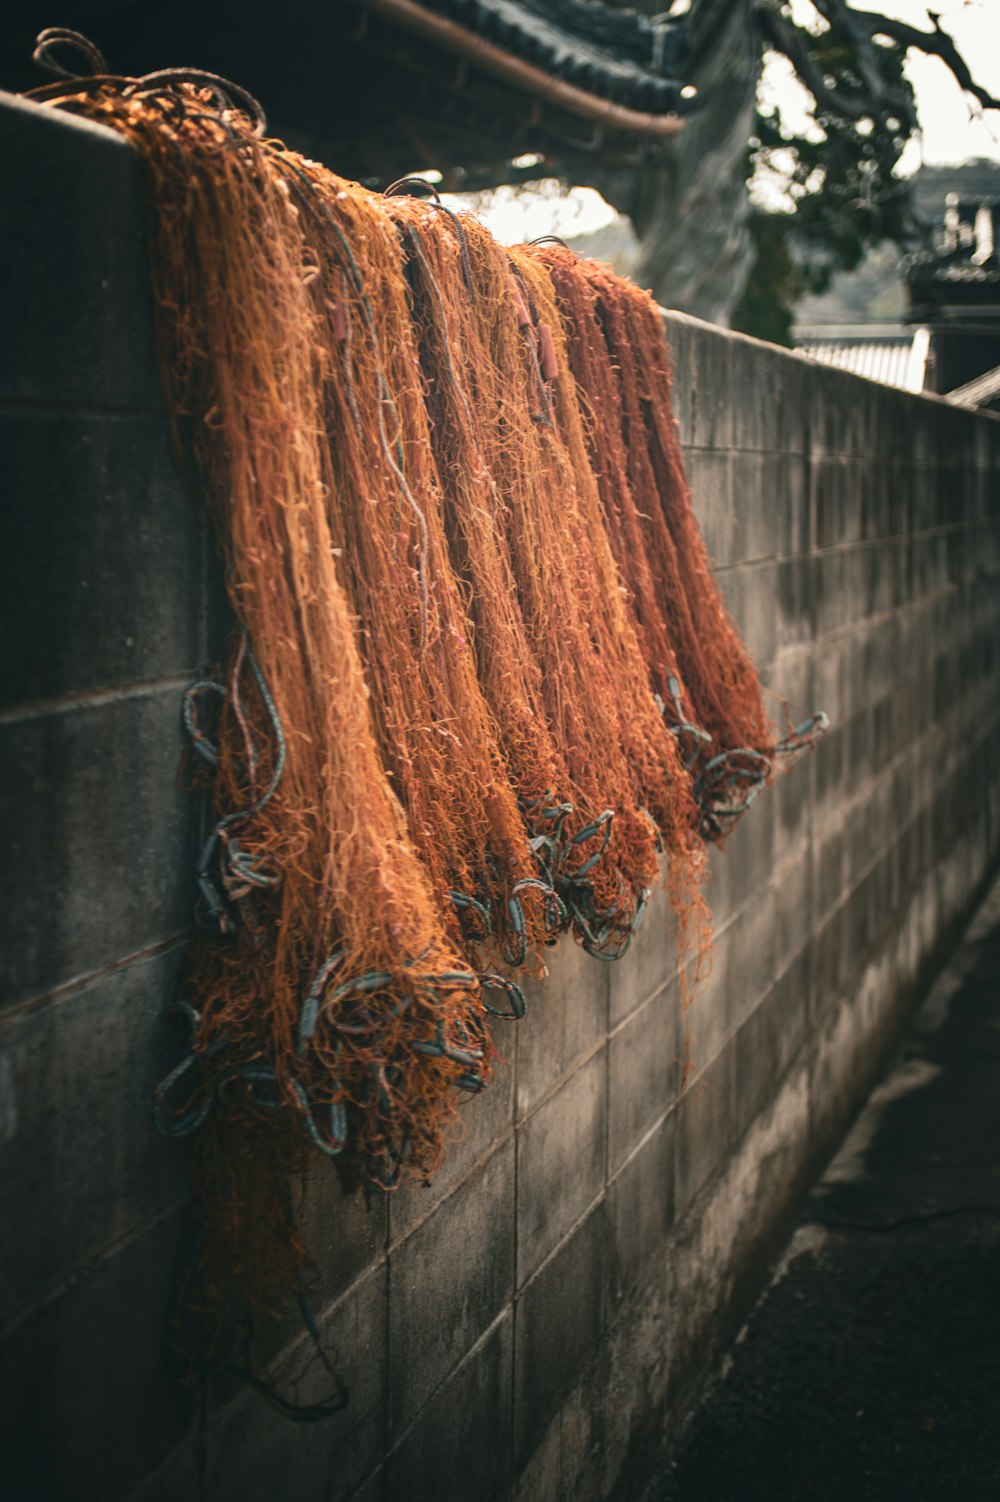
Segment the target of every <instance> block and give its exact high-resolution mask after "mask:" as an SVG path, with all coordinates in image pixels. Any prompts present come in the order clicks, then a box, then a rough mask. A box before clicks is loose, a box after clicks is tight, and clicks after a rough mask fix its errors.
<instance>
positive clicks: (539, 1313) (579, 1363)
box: [514, 1200, 610, 1464]
mask: <svg viewBox="0 0 1000 1502" xmlns="http://www.w3.org/2000/svg"><path fill="white" fill-rule="evenodd" d="M609 1247H610V1237H609V1235H608V1222H607V1208H606V1205H605V1203H604V1201H603V1200H602V1201H601V1202H600V1204H598V1205H596V1206H595V1207H594V1209H593V1211H592V1212H591V1213H590V1215H588V1216H587V1219H586V1220H585V1221H584V1222H583V1223H582V1224H581V1225H580V1226H579V1227H578V1228H577V1229H576V1231H574V1233H573V1235H572V1236H571V1237H570V1238H569V1240H568V1241H567V1242H565V1243H564V1245H563V1246H561V1247H560V1248H559V1251H558V1252H557V1253H556V1255H555V1256H554V1257H553V1258H552V1259H551V1261H549V1262H547V1263H545V1265H544V1266H543V1267H542V1268H541V1270H540V1271H539V1273H538V1274H537V1276H536V1277H535V1279H534V1281H533V1282H532V1283H530V1284H529V1285H528V1287H527V1288H526V1289H525V1290H524V1292H523V1293H522V1294H521V1295H520V1297H519V1298H518V1300H517V1303H516V1305H515V1310H514V1453H515V1464H517V1463H519V1462H523V1460H524V1459H526V1458H527V1455H528V1452H529V1450H530V1449H531V1447H532V1445H533V1443H534V1441H535V1439H536V1438H537V1436H538V1435H540V1434H541V1433H542V1432H543V1430H544V1429H545V1427H546V1424H547V1423H548V1420H549V1418H550V1416H551V1415H552V1413H553V1412H554V1411H555V1408H556V1406H557V1404H558V1401H559V1399H560V1397H561V1396H562V1395H563V1394H564V1393H566V1392H568V1391H569V1389H570V1388H571V1387H573V1386H575V1385H576V1383H577V1382H579V1380H580V1377H581V1375H582V1370H583V1368H584V1366H585V1364H586V1362H587V1361H588V1359H589V1358H591V1357H592V1356H593V1354H594V1352H595V1351H596V1350H597V1347H598V1344H599V1342H600V1340H601V1337H602V1335H603V1333H604V1328H605V1322H606V1318H607V1304H608V1260H609V1257H608V1254H609Z"/></svg>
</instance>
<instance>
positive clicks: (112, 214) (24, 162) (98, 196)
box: [0, 94, 163, 408]
mask: <svg viewBox="0 0 1000 1502" xmlns="http://www.w3.org/2000/svg"><path fill="white" fill-rule="evenodd" d="M0 112H2V118H3V127H4V141H5V147H6V149H5V151H4V155H3V163H2V168H0V194H2V198H3V203H4V210H5V212H4V217H3V240H2V245H3V256H2V259H3V263H4V266H5V267H6V268H7V270H6V275H5V276H4V278H3V283H2V285H0V328H2V329H3V330H4V347H5V351H6V354H7V359H6V360H5V362H4V366H3V372H2V374H0V396H5V397H19V398H26V399H28V400H29V401H33V402H37V401H50V402H60V403H74V404H76V403H79V404H80V405H83V406H88V407H94V406H106V405H110V406H122V407H125V406H127V407H133V408H135V407H145V408H159V407H162V405H163V398H162V395H161V392H160V381H159V371H158V366H157V361H156V351H155V345H154V339H153V298H152V293H151V289H150V281H149V268H148V263H147V258H146V225H145V218H144V211H143V203H142V190H141V184H140V174H139V163H138V159H137V157H136V156H135V155H134V154H133V152H132V150H131V148H130V147H129V146H127V145H126V144H125V142H124V141H122V140H121V138H120V137H118V136H115V135H114V134H113V133H112V132H111V131H109V130H106V129H104V128H103V127H102V126H99V125H91V124H90V123H88V122H85V121H82V120H74V119H72V118H71V117H70V116H68V115H66V114H64V113H61V112H58V111H56V110H53V109H48V108H46V107H44V106H43V105H38V104H32V103H30V102H28V101H27V100H23V99H15V98H13V96H11V95H9V94H6V95H3V96H2V97H0Z"/></svg>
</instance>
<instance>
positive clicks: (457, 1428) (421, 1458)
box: [385, 1314, 514, 1502]
mask: <svg viewBox="0 0 1000 1502" xmlns="http://www.w3.org/2000/svg"><path fill="white" fill-rule="evenodd" d="M513 1347H514V1339H513V1319H512V1317H511V1316H510V1315H509V1314H507V1315H505V1316H504V1318H503V1319H502V1320H501V1321H500V1323H499V1324H498V1325H497V1327H496V1329H494V1330H491V1331H490V1333H489V1335H488V1336H487V1337H486V1338H485V1340H483V1341H482V1342H481V1343H480V1344H479V1345H478V1346H476V1348H475V1350H474V1351H472V1352H471V1353H470V1355H469V1356H468V1357H467V1358H466V1360H465V1361H464V1362H463V1363H462V1365H461V1366H460V1367H459V1368H458V1370H457V1371H456V1372H454V1373H453V1374H452V1376H451V1378H450V1379H449V1381H448V1382H447V1383H445V1385H444V1387H442V1389H441V1390H440V1392H438V1393H436V1394H435V1396H434V1397H433V1398H432V1400H431V1402H430V1403H428V1405H427V1407H426V1408H424V1410H423V1411H422V1413H421V1414H420V1415H419V1417H418V1418H417V1421H416V1423H415V1424H414V1425H413V1427H412V1429H410V1430H409V1432H408V1433H407V1434H406V1435H404V1437H403V1439H402V1440H401V1441H400V1443H399V1444H398V1446H397V1447H396V1449H395V1450H394V1451H393V1452H392V1454H391V1455H390V1456H389V1458H388V1460H387V1461H386V1487H385V1502H471V1499H472V1498H478V1497H482V1498H484V1499H485V1498H488V1497H494V1496H496V1495H497V1493H498V1492H499V1490H500V1488H501V1487H502V1485H503V1483H504V1481H505V1480H506V1479H507V1477H508V1476H509V1474H510V1464H511V1408H512V1403H511V1396H512V1395H511V1383H512V1376H513Z"/></svg>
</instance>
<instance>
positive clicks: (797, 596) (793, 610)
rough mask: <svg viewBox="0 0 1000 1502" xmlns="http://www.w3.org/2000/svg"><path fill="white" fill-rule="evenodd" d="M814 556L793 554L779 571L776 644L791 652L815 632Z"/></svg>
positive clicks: (782, 649)
mask: <svg viewBox="0 0 1000 1502" xmlns="http://www.w3.org/2000/svg"><path fill="white" fill-rule="evenodd" d="M813 571H814V560H813V559H812V558H807V557H798V558H789V559H786V560H784V561H782V562H781V563H779V564H778V567H777V570H776V572H775V588H776V592H777V595H776V597H777V607H778V608H777V619H776V636H775V647H776V650H777V651H778V652H787V651H790V650H794V649H795V648H796V647H803V646H806V645H807V644H808V643H809V642H811V641H812V638H813V636H814V634H815V622H814V620H813Z"/></svg>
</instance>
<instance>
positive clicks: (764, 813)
mask: <svg viewBox="0 0 1000 1502" xmlns="http://www.w3.org/2000/svg"><path fill="white" fill-rule="evenodd" d="M710 866H711V873H712V879H711V882H710V883H709V886H708V889H707V896H708V900H709V902H710V904H711V908H712V916H713V918H714V920H715V923H716V926H717V928H721V926H722V925H723V924H724V923H725V922H726V921H727V919H728V918H729V917H730V916H731V915H732V914H733V913H734V912H735V911H736V910H737V909H738V908H740V907H742V906H743V904H744V903H745V902H748V901H749V900H750V899H751V898H752V897H754V896H755V895H756V894H757V893H759V892H760V891H761V889H762V888H763V887H765V886H766V885H767V883H768V881H769V880H770V877H771V872H772V870H773V868H774V808H773V806H772V803H771V799H770V796H769V794H768V793H767V792H764V793H763V794H762V795H761V796H760V798H758V799H757V801H756V802H755V803H754V804H753V805H752V807H751V808H750V809H749V810H748V812H747V813H746V814H744V816H743V818H742V819H741V820H740V821H739V823H738V824H737V825H736V827H735V829H734V830H733V832H732V834H731V835H730V836H729V837H728V839H727V840H726V843H725V847H724V848H723V849H720V848H719V847H718V846H717V845H713V846H712V848H711V851H710Z"/></svg>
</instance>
